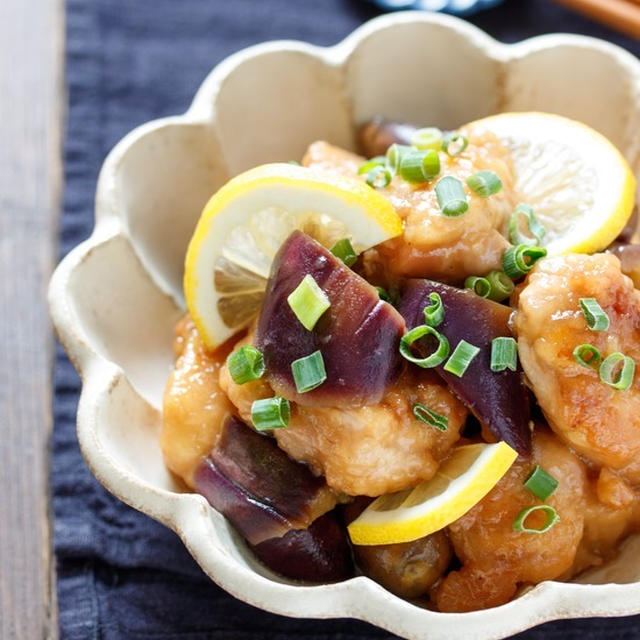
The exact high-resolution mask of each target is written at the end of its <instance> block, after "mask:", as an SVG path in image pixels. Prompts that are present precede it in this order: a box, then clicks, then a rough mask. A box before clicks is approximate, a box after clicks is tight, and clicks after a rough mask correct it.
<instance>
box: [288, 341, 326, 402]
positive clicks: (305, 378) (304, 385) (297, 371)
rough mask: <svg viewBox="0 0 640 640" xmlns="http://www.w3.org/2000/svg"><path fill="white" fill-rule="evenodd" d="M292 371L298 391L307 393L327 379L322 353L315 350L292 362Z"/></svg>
mask: <svg viewBox="0 0 640 640" xmlns="http://www.w3.org/2000/svg"><path fill="white" fill-rule="evenodd" d="M291 373H292V374H293V381H294V382H295V383H296V389H297V390H298V393H306V392H307V391H311V390H312V389H315V388H316V387H319V386H320V385H321V384H322V383H323V382H324V381H325V380H326V379H327V372H326V370H325V368H324V359H323V357H322V353H320V351H314V352H313V353H312V354H311V355H309V356H305V357H304V358H298V359H297V360H294V361H293V362H292V363H291Z"/></svg>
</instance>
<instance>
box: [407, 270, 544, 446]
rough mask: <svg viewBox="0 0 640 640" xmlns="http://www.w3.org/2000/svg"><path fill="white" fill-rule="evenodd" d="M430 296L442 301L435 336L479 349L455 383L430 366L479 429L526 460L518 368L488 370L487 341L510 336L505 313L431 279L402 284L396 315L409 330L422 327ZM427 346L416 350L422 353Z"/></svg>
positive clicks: (523, 391) (527, 435) (525, 406)
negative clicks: (441, 315) (442, 312)
mask: <svg viewBox="0 0 640 640" xmlns="http://www.w3.org/2000/svg"><path fill="white" fill-rule="evenodd" d="M432 292H436V293H439V294H440V297H441V298H442V303H443V305H444V311H445V315H444V321H443V322H442V324H441V325H440V326H438V331H439V332H440V333H442V334H443V335H445V336H446V337H447V338H448V339H449V342H450V344H451V349H452V350H453V349H454V348H455V346H456V345H457V344H458V342H459V341H460V340H462V339H464V340H466V341H467V342H470V343H471V344H473V345H475V346H476V347H478V348H479V349H480V353H478V355H477V356H476V357H475V358H474V359H473V360H472V361H471V364H470V365H469V368H468V369H467V371H466V373H465V374H464V375H463V376H462V377H461V378H459V377H458V376H456V375H454V374H452V373H449V372H447V371H445V370H444V369H443V365H440V366H439V367H436V371H437V372H438V373H439V374H440V375H441V376H442V378H444V380H445V381H446V382H447V383H448V385H449V387H450V388H451V389H452V390H453V392H454V393H455V394H456V395H457V396H458V397H459V398H460V399H461V400H462V402H464V403H465V404H466V405H467V406H468V407H469V409H470V410H471V411H472V412H473V414H474V415H475V416H476V417H477V418H478V420H479V421H480V422H481V423H482V425H483V426H485V427H488V428H489V429H490V430H491V431H492V432H493V433H494V434H495V436H496V437H497V438H498V439H499V440H504V441H505V442H507V443H508V444H509V445H511V446H512V447H513V448H514V449H516V451H518V452H519V453H521V454H522V455H529V454H530V453H531V431H530V429H529V418H530V407H529V392H528V391H527V388H526V387H525V385H524V382H523V378H522V371H521V369H520V368H519V367H518V369H517V370H516V371H511V370H509V369H506V370H505V371H499V372H493V371H491V368H490V363H491V341H492V340H493V338H497V337H498V336H511V331H510V330H509V317H510V315H511V309H510V308H509V307H507V306H504V305H501V304H498V303H497V302H493V301H492V300H487V299H486V298H481V297H480V296H478V295H476V294H474V293H472V292H471V291H466V290H462V289H457V288H455V287H451V286H449V285H446V284H441V283H439V282H433V281H431V280H417V279H414V280H408V281H407V282H406V283H405V284H404V286H403V289H402V292H401V295H402V298H401V301H400V305H399V307H398V310H399V311H400V313H401V314H402V316H403V317H404V319H405V321H406V323H407V327H408V328H409V329H412V328H414V327H416V326H418V325H421V324H424V308H425V307H426V306H427V305H429V304H431V301H430V300H429V294H430V293H432ZM428 344H429V343H428V342H424V343H423V344H422V346H421V345H420V344H418V345H416V346H417V348H418V349H420V348H427V345H428Z"/></svg>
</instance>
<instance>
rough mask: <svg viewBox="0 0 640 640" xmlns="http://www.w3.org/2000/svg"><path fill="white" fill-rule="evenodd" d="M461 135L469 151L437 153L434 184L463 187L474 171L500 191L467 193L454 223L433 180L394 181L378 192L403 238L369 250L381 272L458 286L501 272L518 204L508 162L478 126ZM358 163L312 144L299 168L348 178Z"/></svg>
mask: <svg viewBox="0 0 640 640" xmlns="http://www.w3.org/2000/svg"><path fill="white" fill-rule="evenodd" d="M463 133H465V134H466V135H467V136H468V138H469V146H468V147H467V149H466V151H465V152H464V153H462V154H460V155H458V156H455V157H449V156H448V155H447V154H446V153H444V152H441V153H440V162H441V167H442V170H441V173H440V175H439V176H438V178H440V177H442V176H444V175H450V176H455V177H457V178H459V179H460V180H461V181H462V182H463V183H464V182H465V180H466V178H467V177H468V176H469V175H471V174H473V173H475V172H476V171H480V170H481V169H490V170H492V171H495V172H496V173H497V174H498V176H499V177H500V179H501V180H502V184H503V189H502V191H501V192H499V193H497V194H495V195H493V196H491V197H490V198H482V197H480V196H479V195H477V194H475V193H474V192H472V191H470V190H468V189H467V191H468V200H469V209H468V211H467V212H466V213H465V214H464V215H462V216H459V217H457V218H448V217H446V216H444V215H442V212H441V210H440V206H439V204H438V201H437V198H436V193H435V184H436V182H437V180H438V178H435V179H433V180H430V181H428V182H425V183H421V184H415V183H410V182H407V181H406V180H403V179H402V178H401V177H400V176H399V175H396V176H395V177H394V178H393V180H392V181H391V183H390V184H389V186H388V187H386V188H383V189H379V192H380V193H382V194H383V195H385V196H386V197H387V198H388V199H389V200H390V201H391V203H392V204H393V206H394V207H395V209H396V211H397V212H398V214H399V215H400V217H401V218H402V219H403V220H404V233H403V235H402V236H400V237H398V238H394V239H392V240H389V241H387V242H385V243H383V244H382V245H380V246H379V247H377V249H375V250H373V251H374V252H375V254H374V255H375V256H376V260H377V261H381V262H382V263H383V267H382V269H381V270H382V271H386V270H390V271H391V272H392V273H393V274H395V275H396V276H410V277H425V278H432V279H435V280H444V281H447V282H452V283H460V282H461V281H462V280H464V278H465V277H466V276H468V275H478V274H485V273H487V272H489V271H490V270H491V269H499V268H501V260H502V254H503V253H504V251H505V249H507V248H508V247H509V243H508V241H507V239H506V238H505V237H504V236H503V235H502V233H503V232H504V230H505V226H506V224H507V221H508V217H509V215H510V214H511V212H512V211H513V209H514V206H515V205H516V204H517V202H518V201H519V199H518V196H517V194H516V193H515V191H514V186H513V185H514V176H513V172H512V167H511V162H510V156H509V153H508V151H507V149H506V148H505V147H504V146H503V145H502V144H501V143H500V142H499V140H498V139H497V138H496V137H495V136H493V135H492V134H491V133H489V132H487V131H485V130H482V129H481V128H479V126H478V128H475V129H473V130H467V131H464V132H463ZM363 161H364V158H362V157H360V156H357V155H355V154H353V153H350V152H348V151H345V150H344V149H340V148H338V147H334V146H332V145H329V144H327V143H326V142H315V143H313V144H312V145H311V146H310V147H309V149H308V151H307V153H306V155H305V157H304V159H303V164H304V165H306V166H309V167H315V168H318V169H322V170H325V171H333V172H338V173H342V174H345V175H350V176H352V177H353V176H357V170H358V167H359V166H360V164H361V163H362V162H363ZM365 178H366V176H362V179H365Z"/></svg>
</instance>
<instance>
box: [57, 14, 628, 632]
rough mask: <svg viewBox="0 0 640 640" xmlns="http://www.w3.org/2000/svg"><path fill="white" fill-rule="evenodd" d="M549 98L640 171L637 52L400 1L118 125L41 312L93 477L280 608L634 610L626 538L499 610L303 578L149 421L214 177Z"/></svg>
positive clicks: (474, 623)
mask: <svg viewBox="0 0 640 640" xmlns="http://www.w3.org/2000/svg"><path fill="white" fill-rule="evenodd" d="M536 109H537V110H542V111H553V112H557V113H560V114H563V115H565V116H569V117H571V118H575V119H578V120H582V121H584V122H586V123H588V124H590V125H591V126H593V127H595V128H596V129H598V130H600V131H601V132H602V133H604V134H605V135H606V136H608V137H609V138H610V139H611V140H612V141H613V142H614V143H615V144H617V145H618V147H619V148H620V149H621V150H622V152H623V153H624V154H625V155H626V156H627V158H628V160H629V162H630V163H631V165H632V167H633V168H634V171H635V173H636V175H638V174H639V173H640V171H639V169H640V137H639V136H638V131H640V62H639V61H638V60H636V59H635V58H634V57H633V56H631V55H629V54H628V53H625V52H624V51H622V50H620V49H618V48H616V47H614V46H612V45H609V44H606V43H604V42H600V41H597V40H593V39H590V38H583V37H577V36H568V35H551V36H544V37H541V38H535V39H533V40H528V41H526V42H522V43H520V44H516V45H510V46H507V45H503V44H499V43H498V42H496V41H494V40H492V39H491V38H489V37H488V36H487V35H485V34H484V33H483V32H481V31H479V30H477V29H475V28H474V27H472V26H470V25H468V24H466V23H465V22H462V21H460V20H457V19H455V18H450V17H446V16H438V15H429V14H425V13H400V14H394V15H390V16H386V17H382V18H379V19H376V20H373V21H372V22H369V23H368V24H366V25H364V26H363V27H361V28H360V29H358V30H357V31H356V32H355V33H354V34H352V35H351V36H349V37H348V38H347V39H346V40H344V41H343V42H342V43H340V44H338V45H336V46H335V47H330V48H319V47H314V46H310V45H307V44H303V43H300V42H273V43H267V44H263V45H258V46H255V47H251V48H249V49H246V50H244V51H241V52H240V53H237V54H235V55H233V56H231V57H230V58H228V59H227V60H225V61H224V62H222V63H221V64H220V65H218V66H217V67H216V68H215V69H214V70H213V72H212V73H211V74H210V75H209V77H208V78H207V79H206V80H205V82H204V83H203V85H202V87H201V88H200V90H199V91H198V93H197V95H196V97H195V99H194V101H193V104H192V105H191V108H190V109H189V110H188V111H187V113H186V114H184V115H183V116H177V117H173V118H165V119H162V120H156V121H154V122H150V123H148V124H146V125H143V126H141V127H139V128H138V129H136V130H135V131H133V132H132V133H130V134H129V135H128V136H126V137H125V138H124V139H123V140H122V141H121V142H120V143H119V144H118V145H117V146H116V147H115V148H114V149H113V151H112V152H111V153H110V154H109V157H108V158H107V160H106V161H105V163H104V166H103V168H102V172H101V174H100V179H99V184H98V191H97V197H96V227H95V230H94V232H93V235H92V236H91V238H89V240H87V241H86V242H83V243H82V244H81V245H80V246H78V247H77V248H76V249H74V250H73V251H72V252H71V253H70V254H69V255H68V256H67V257H66V258H65V259H64V260H63V261H62V263H61V264H60V266H59V267H58V269H57V271H56V272H55V274H54V276H53V279H52V281H51V287H50V291H49V299H50V304H51V312H52V316H53V320H54V323H55V326H56V328H57V330H58V332H59V335H60V338H61V340H62V342H63V343H64V345H65V347H66V349H67V351H68V353H69V355H70V357H71V359H72V360H73V362H74V364H75V366H76V367H77V369H78V370H79V371H80V373H81V374H82V377H83V380H84V386H83V390H82V396H81V398H80V406H79V410H78V438H79V440H80V445H81V447H82V451H83V453H84V456H85V458H86V460H87V463H88V464H89V466H90V467H91V469H92V471H93V473H94V474H95V475H96V477H97V478H98V479H99V480H100V481H101V482H102V483H103V484H104V485H105V486H106V487H107V488H108V489H109V490H110V491H112V492H113V493H114V494H115V495H117V496H118V497H119V498H121V499H122V500H124V501H125V502H127V503H128V504H130V505H132V506H133V507H135V508H136V509H139V510H140V511H143V512H144V513H147V514H149V515H150V516H152V517H153V518H156V519H158V520H160V521H161V522H163V523H164V524H166V525H167V526H168V527H171V528H172V529H174V530H175V531H176V532H177V533H178V534H179V535H180V537H181V538H182V539H183V540H184V543H185V544H186V546H187V547H188V549H189V550H190V552H191V553H192V554H193V556H194V557H195V559H196V560H197V561H198V562H199V564H200V565H201V566H202V568H203V569H204V570H205V571H206V572H207V574H208V575H209V576H211V578H212V579H213V580H215V582H217V583H218V584H219V585H220V586H222V587H223V588H225V589H226V590H227V591H229V592H230V593H231V594H233V595H234V596H236V597H238V598H240V599H241V600H245V601H246V602H249V603H251V604H253V605H256V606H258V607H262V608H264V609H268V610H270V611H274V612H276V613H281V614H284V615H290V616H302V617H354V618H360V619H362V620H367V621H369V622H372V623H373V624H376V625H379V626H380V627H384V628H386V629H389V630H390V631H393V632H395V633H397V634H399V635H401V636H406V637H407V638H414V639H416V640H417V639H424V640H427V639H428V640H456V639H461V640H462V639H464V640H474V639H483V640H488V639H489V638H502V637H504V636H507V635H510V634H512V633H515V632H517V631H520V630H522V629H526V628H528V627H531V626H533V625H536V624H539V623H541V622H543V621H546V620H552V619H556V618H571V617H581V616H617V615H624V614H631V613H638V612H640V553H636V552H637V551H638V550H640V543H639V542H638V541H637V540H630V541H629V543H628V544H627V545H626V547H625V549H626V550H625V552H624V553H623V555H622V558H621V560H620V561H618V562H616V563H613V564H610V565H608V566H606V567H602V568H600V569H599V570H597V571H592V572H591V573H590V574H588V575H586V576H584V577H582V578H581V580H580V581H579V582H580V583H572V584H563V583H557V582H546V583H543V584H540V585H538V586H537V587H535V588H534V589H532V590H530V591H529V592H528V593H526V594H524V595H523V596H521V597H520V598H518V599H516V600H514V601H513V602H510V603H509V604H506V605H504V606H501V607H498V608H497V609H492V610H486V611H477V612H474V613H465V614H443V613H436V612H433V611H428V610H425V609H421V608H419V607H417V606H414V605H412V604H410V603H408V602H406V601H404V600H401V599H400V598H397V597H395V596H393V595H391V594H390V593H389V592H387V591H386V590H385V589H383V588H382V587H381V586H379V585H377V584H376V583H374V582H373V581H371V580H369V579H368V578H365V577H357V578H353V579H351V580H347V581H345V582H342V583H340V584H331V585H321V586H301V585H297V584H293V583H291V582H288V581H286V580H284V579H282V578H279V577H277V576H275V575H273V574H271V573H270V572H269V571H267V570H266V569H265V568H264V567H262V566H260V565H259V564H258V563H257V562H256V561H255V559H254V558H253V556H252V555H251V553H250V552H248V550H247V548H246V547H245V545H244V543H243V542H242V540H241V539H240V537H239V536H238V535H237V534H236V533H235V532H234V531H233V529H232V527H230V526H229V524H228V523H227V522H226V520H225V519H224V518H223V517H222V516H221V515H219V514H218V513H217V512H216V511H214V510H213V509H212V508H211V507H209V506H208V504H207V503H206V501H205V500H204V498H202V497H199V496H197V495H193V494H189V493H184V492H183V490H182V489H181V488H180V486H179V484H178V483H177V482H176V481H175V480H174V478H173V477H172V476H171V475H170V474H169V473H168V472H167V470H166V468H165V466H164V464H163V460H162V456H161V453H160V448H159V446H158V433H159V430H160V425H161V415H160V406H161V395H162V390H163V386H164V383H165V379H166V377H167V375H168V373H169V369H170V366H171V364H172V360H173V356H172V349H171V342H172V331H173V325H174V323H175V322H176V320H177V319H178V318H179V317H180V316H181V314H183V312H184V303H183V297H182V292H181V278H182V264H183V256H184V253H185V249H186V246H187V242H188V240H189V237H190V235H191V233H192V230H193V228H194V225H195V223H196V220H197V219H198V216H199V214H200V211H201V208H202V206H203V205H204V203H205V202H206V201H207V199H208V198H209V196H210V195H211V194H212V193H213V192H214V191H215V190H216V189H217V188H218V187H219V186H220V185H222V184H223V183H224V182H225V181H226V180H227V179H228V178H229V177H231V176H233V175H234V174H236V173H238V172H240V171H242V170H244V169H247V168H248V167H251V166H253V165H256V164H260V163H263V162H268V161H274V160H288V159H292V158H299V157H300V156H301V155H302V153H303V152H304V149H305V147H306V146H307V145H308V144H309V143H310V142H311V141H313V140H316V139H326V140H329V141H331V142H334V143H336V144H339V145H342V146H344V147H347V148H352V147H353V146H354V137H353V124H354V123H360V122H363V121H365V120H367V119H368V118H370V117H371V116H373V115H376V114H383V115H385V116H387V117H389V118H392V119H397V120H406V121H409V122H417V123H424V124H434V125H438V126H441V127H445V128H447V127H455V126H457V125H460V124H462V123H464V122H466V121H469V120H474V119H476V118H479V117H482V116H485V115H488V114H491V113H494V112H497V111H514V110H515V111H517V110H536Z"/></svg>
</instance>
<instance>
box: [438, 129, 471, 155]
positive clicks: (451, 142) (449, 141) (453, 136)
mask: <svg viewBox="0 0 640 640" xmlns="http://www.w3.org/2000/svg"><path fill="white" fill-rule="evenodd" d="M468 146H469V138H467V136H463V135H460V134H459V133H450V134H449V135H447V136H445V137H444V139H443V141H442V150H443V151H444V152H445V153H447V154H448V155H450V156H457V155H458V154H460V153H462V152H463V151H464V150H465V149H466V148H467V147H468Z"/></svg>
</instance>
